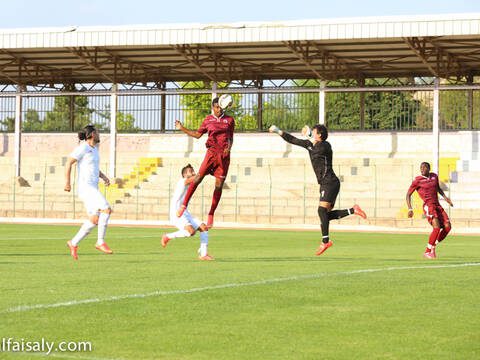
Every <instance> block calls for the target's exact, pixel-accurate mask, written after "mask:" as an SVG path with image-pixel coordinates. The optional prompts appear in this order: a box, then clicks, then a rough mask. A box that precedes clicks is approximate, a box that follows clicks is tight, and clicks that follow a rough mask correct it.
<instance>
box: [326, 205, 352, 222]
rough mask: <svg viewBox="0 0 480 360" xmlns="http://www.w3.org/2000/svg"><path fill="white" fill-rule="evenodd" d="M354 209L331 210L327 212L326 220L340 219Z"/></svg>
mask: <svg viewBox="0 0 480 360" xmlns="http://www.w3.org/2000/svg"><path fill="white" fill-rule="evenodd" d="M354 211H355V210H354V209H353V208H351V209H345V210H333V211H330V212H329V213H328V220H334V219H341V218H344V217H345V216H348V215H351V214H353V213H354Z"/></svg>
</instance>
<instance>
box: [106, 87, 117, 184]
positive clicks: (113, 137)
mask: <svg viewBox="0 0 480 360" xmlns="http://www.w3.org/2000/svg"><path fill="white" fill-rule="evenodd" d="M117 90H118V85H117V84H113V85H112V90H111V95H110V166H109V171H108V175H109V176H110V178H111V179H114V178H115V177H116V176H117V166H116V162H117V110H118V94H117Z"/></svg>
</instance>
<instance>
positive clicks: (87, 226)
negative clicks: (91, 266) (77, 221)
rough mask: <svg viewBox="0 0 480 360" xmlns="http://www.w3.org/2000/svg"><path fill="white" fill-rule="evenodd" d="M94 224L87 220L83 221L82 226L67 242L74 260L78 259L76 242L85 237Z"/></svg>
mask: <svg viewBox="0 0 480 360" xmlns="http://www.w3.org/2000/svg"><path fill="white" fill-rule="evenodd" d="M95 226H96V225H95V224H94V223H93V222H92V221H90V219H89V220H87V221H85V222H84V223H83V224H82V226H81V227H80V230H78V232H77V234H76V235H75V236H74V237H73V238H72V240H70V241H68V242H67V246H68V248H69V249H70V255H72V257H73V258H74V259H75V260H78V253H77V251H78V244H79V243H80V241H82V240H83V239H85V238H86V237H87V235H88V234H90V231H92V229H93V228H94V227H95Z"/></svg>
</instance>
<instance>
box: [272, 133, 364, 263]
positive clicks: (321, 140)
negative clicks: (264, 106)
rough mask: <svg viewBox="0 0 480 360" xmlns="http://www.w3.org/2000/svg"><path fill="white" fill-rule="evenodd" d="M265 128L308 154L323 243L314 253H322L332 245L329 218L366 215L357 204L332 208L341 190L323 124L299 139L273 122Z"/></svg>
mask: <svg viewBox="0 0 480 360" xmlns="http://www.w3.org/2000/svg"><path fill="white" fill-rule="evenodd" d="M268 130H269V131H270V132H272V133H277V134H278V135H280V136H281V137H282V138H283V140H285V141H287V142H289V143H291V144H294V145H298V146H301V147H303V148H305V149H307V151H308V154H309V155H310V161H311V162H312V167H313V171H315V175H316V176H317V181H318V183H319V184H320V203H319V206H318V216H319V217H320V222H321V229H322V244H321V245H320V247H319V248H318V250H317V252H316V255H321V254H323V252H324V251H325V250H327V249H328V248H329V247H331V246H332V245H333V242H332V241H331V240H330V238H329V225H330V220H334V219H341V218H343V217H345V216H348V215H351V214H355V215H358V216H360V217H362V218H364V219H366V218H367V215H366V214H365V212H364V211H363V210H362V209H361V208H360V206H358V205H353V207H352V208H350V209H344V210H332V209H333V207H334V205H335V200H336V198H337V195H338V193H339V191H340V180H339V179H338V177H337V176H336V175H335V172H334V171H333V169H332V156H333V152H332V146H331V145H330V143H329V142H328V141H326V140H327V137H328V131H327V128H326V127H325V126H324V125H315V126H314V127H313V129H312V132H311V136H312V137H311V140H302V139H298V138H296V137H295V136H292V135H290V134H289V133H287V132H285V131H282V130H280V129H279V128H278V127H277V126H275V125H272V126H271V127H270V129H268Z"/></svg>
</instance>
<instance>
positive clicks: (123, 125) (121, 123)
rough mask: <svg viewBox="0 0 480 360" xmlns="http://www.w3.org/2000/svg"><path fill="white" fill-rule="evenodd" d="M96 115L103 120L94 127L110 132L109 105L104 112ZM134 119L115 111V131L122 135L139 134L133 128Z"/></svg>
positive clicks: (137, 128) (127, 114) (137, 130)
mask: <svg viewBox="0 0 480 360" xmlns="http://www.w3.org/2000/svg"><path fill="white" fill-rule="evenodd" d="M96 114H97V115H98V116H99V117H100V118H101V119H103V120H104V121H102V122H96V123H94V125H95V126H96V127H97V129H99V130H101V131H109V130H110V105H107V106H106V109H105V111H103V112H99V111H97V112H96ZM135 121H136V120H135V117H134V116H133V115H132V114H130V113H123V112H120V111H117V131H118V132H123V133H133V132H139V131H140V130H141V129H140V128H139V127H137V126H135Z"/></svg>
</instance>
